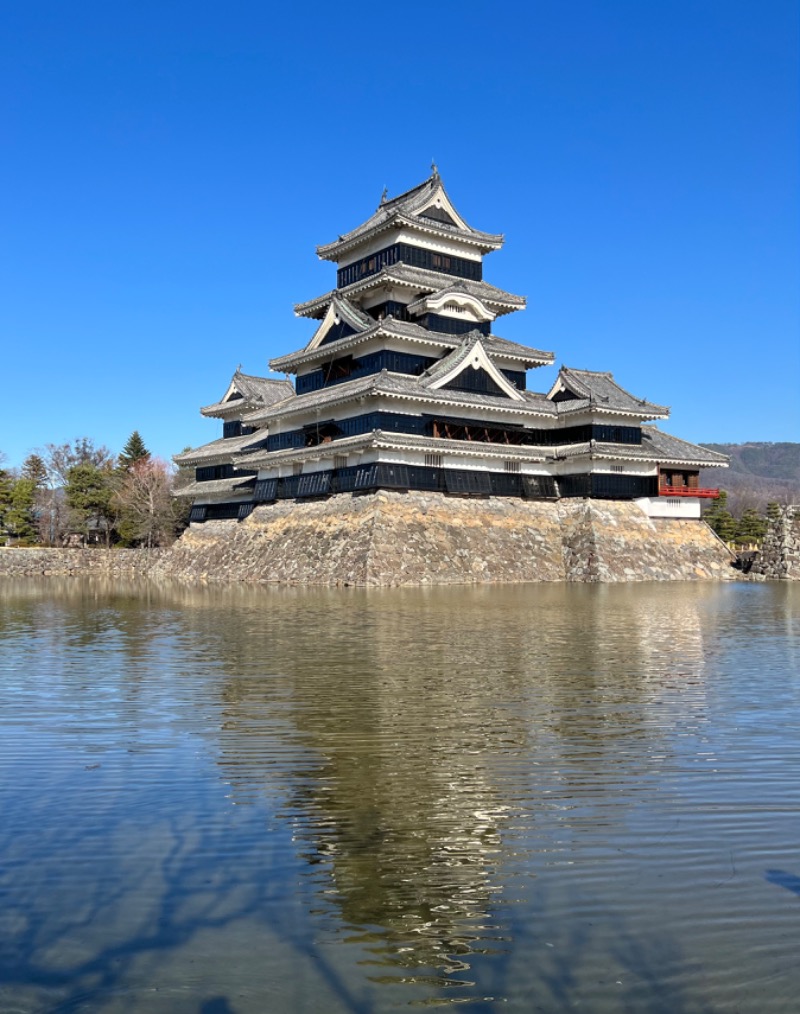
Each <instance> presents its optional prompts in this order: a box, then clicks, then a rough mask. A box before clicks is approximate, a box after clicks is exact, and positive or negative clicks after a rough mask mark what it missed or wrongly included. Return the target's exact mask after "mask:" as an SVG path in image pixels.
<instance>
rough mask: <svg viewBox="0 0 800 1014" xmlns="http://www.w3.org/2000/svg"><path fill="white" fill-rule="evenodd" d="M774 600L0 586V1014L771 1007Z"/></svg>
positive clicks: (799, 760)
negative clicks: (462, 1007)
mask: <svg viewBox="0 0 800 1014" xmlns="http://www.w3.org/2000/svg"><path fill="white" fill-rule="evenodd" d="M798 606H800V588H798V587H797V586H791V585H788V584H724V585H712V584H682V585H631V586H624V587H614V586H564V585H552V586H548V585H540V586H526V587H482V588H455V589H432V590H420V589H415V590H384V591H369V592H366V591H356V590H343V591H330V592H329V591H287V590H283V591H270V590H264V589H241V588H233V589H227V590H226V589H212V590H200V591H193V590H192V591H190V590H186V589H181V588H158V589H155V588H153V587H149V588H148V587H134V586H130V587H125V588H120V587H119V586H117V587H112V586H108V585H103V584H102V583H89V582H81V581H79V580H78V579H74V580H69V581H65V582H63V583H59V582H57V581H53V580H51V581H49V582H48V583H43V582H42V583H37V582H35V581H26V582H19V583H13V582H5V583H4V584H3V585H2V586H0V1011H2V1012H4V1014H13V1012H24V1014H29V1012H92V1014H94V1012H102V1014H122V1012H131V1011H134V1012H138V1011H147V1012H155V1014H162V1012H163V1014H167V1012H169V1014H184V1012H185V1014H190V1012H191V1014H264V1012H268V1014H284V1012H286V1014H289V1012H291V1014H297V1012H306V1011H308V1012H326V1014H327V1012H334V1014H336V1012H357V1014H368V1012H383V1011H397V1010H403V1009H406V1008H407V1007H410V1008H415V1007H429V1006H437V1005H447V1004H465V1005H466V1007H467V1009H468V1010H472V1011H476V1012H495V1011H509V1012H511V1011H514V1012H516V1011H520V1012H523V1011H524V1012H528V1011H545V1012H561V1011H567V1010H573V1009H577V1010H584V1011H588V1012H592V1014H598V1012H599V1014H605V1012H635V1014H643V1012H653V1014H655V1012H657V1014H683V1012H701V1014H714V1012H722V1011H730V1012H740V1014H742V1012H750V1011H753V1012H758V1014H772V1012H787V1014H788V1012H792V1014H794V1012H796V1011H797V1010H798V1009H800V961H798V940H800V675H799V674H798V670H799V669H800V620H799V619H798Z"/></svg>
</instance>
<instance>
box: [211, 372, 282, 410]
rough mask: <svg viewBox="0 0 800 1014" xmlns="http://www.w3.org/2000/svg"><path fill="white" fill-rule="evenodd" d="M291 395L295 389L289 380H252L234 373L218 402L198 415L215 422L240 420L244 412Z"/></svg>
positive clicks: (242, 374)
mask: <svg viewBox="0 0 800 1014" xmlns="http://www.w3.org/2000/svg"><path fill="white" fill-rule="evenodd" d="M293 395H294V387H293V386H292V383H291V381H289V380H277V379H275V380H273V379H272V378H271V377H255V376H253V375H252V374H249V373H242V371H241V370H237V371H236V372H235V373H234V375H233V376H232V377H231V380H230V383H229V384H228V387H227V388H226V390H225V394H224V395H223V396H222V397H221V398H220V400H219V401H217V402H214V404H213V405H206V406H205V408H201V409H200V414H201V415H204V416H209V417H211V418H214V419H226V420H227V419H235V418H241V416H242V415H243V414H244V413H245V412H251V411H253V410H254V409H257V408H263V407H265V406H267V405H274V404H276V403H277V402H279V401H284V400H285V399H286V398H291V397H293Z"/></svg>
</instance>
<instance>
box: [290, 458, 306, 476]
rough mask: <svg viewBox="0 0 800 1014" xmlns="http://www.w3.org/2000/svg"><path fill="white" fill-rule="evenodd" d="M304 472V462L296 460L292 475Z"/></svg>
mask: <svg viewBox="0 0 800 1014" xmlns="http://www.w3.org/2000/svg"><path fill="white" fill-rule="evenodd" d="M302 474H303V462H302V461H295V463H294V464H293V465H292V475H302Z"/></svg>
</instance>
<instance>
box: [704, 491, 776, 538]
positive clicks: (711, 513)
mask: <svg viewBox="0 0 800 1014" xmlns="http://www.w3.org/2000/svg"><path fill="white" fill-rule="evenodd" d="M779 510H780V506H779V505H778V504H777V503H775V502H770V503H768V504H767V507H766V511H765V512H764V513H763V514H762V513H761V512H760V511H759V510H757V509H756V508H755V507H747V508H745V509H744V510H742V512H741V514H740V515H739V517H738V518H737V517H736V516H735V514H733V513H732V512H731V511H730V510H729V509H728V494H727V492H726V491H725V490H724V489H721V490H720V491H719V498H718V499H717V500H714V502H713V503H712V504H711V506H710V507H709V508H708V509H707V510H705V511H704V512H703V520H704V521H706V522H707V523H708V525H709V527H710V528H712V529H713V530H714V531H715V532H716V533H717V535H718V536H719V537H720V538H721V539H722V540H723V542H733V543H738V544H739V545H748V544H750V543H753V542H761V540H762V539H763V538H764V536H765V535H766V532H767V528H768V526H769V522H770V520H771V519H772V518H774V517H775V516H776V515H777V513H778V511H779Z"/></svg>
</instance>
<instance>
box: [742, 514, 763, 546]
mask: <svg viewBox="0 0 800 1014" xmlns="http://www.w3.org/2000/svg"><path fill="white" fill-rule="evenodd" d="M766 533H767V519H766V518H764V517H762V516H761V515H760V514H759V513H758V511H757V510H756V509H755V507H748V508H747V510H746V511H745V512H744V513H743V514H742V516H741V518H739V521H738V522H737V524H736V541H737V542H760V541H761V540H762V539H763V538H764V536H765V535H766Z"/></svg>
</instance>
